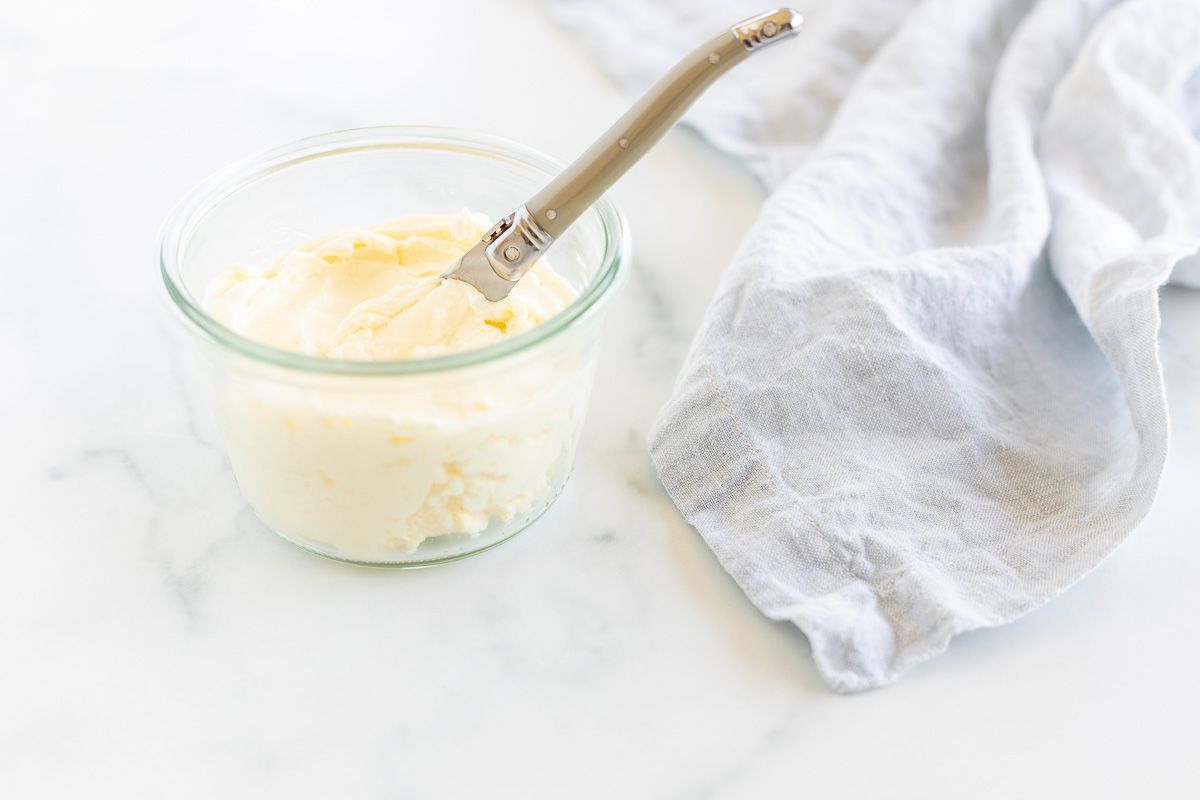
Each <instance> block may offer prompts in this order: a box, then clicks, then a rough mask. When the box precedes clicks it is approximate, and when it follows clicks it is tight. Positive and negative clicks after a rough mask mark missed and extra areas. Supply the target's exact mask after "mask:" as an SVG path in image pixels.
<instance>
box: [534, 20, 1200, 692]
mask: <svg viewBox="0 0 1200 800" xmlns="http://www.w3.org/2000/svg"><path fill="white" fill-rule="evenodd" d="M797 1H798V0H797ZM547 5H548V7H549V9H550V11H551V13H552V15H553V16H554V17H555V18H556V19H558V20H559V21H560V22H561V23H562V24H564V25H565V26H566V27H568V28H569V29H571V30H573V31H574V32H576V33H577V34H578V35H579V36H580V37H581V38H583V39H584V40H585V41H586V43H587V45H589V46H590V48H591V49H593V50H594V52H595V54H596V55H597V56H598V57H599V59H600V62H601V63H602V64H603V65H605V66H606V67H607V68H609V69H611V70H612V71H613V72H614V73H615V76H616V77H617V78H618V79H619V80H621V81H622V82H623V83H624V84H625V85H626V86H628V87H629V88H630V89H631V90H637V89H641V88H644V87H645V86H646V85H648V84H649V83H650V82H651V81H652V80H654V79H655V78H656V77H657V76H658V75H660V74H661V73H662V72H664V71H665V70H666V69H667V68H668V67H669V66H670V64H671V63H672V62H673V61H674V60H675V59H677V58H678V57H680V56H682V55H683V53H685V52H686V51H688V50H689V49H690V47H691V46H694V45H695V44H696V43H698V42H700V41H703V40H704V39H705V38H707V37H708V36H710V35H712V34H713V33H714V32H716V31H718V30H720V29H721V27H722V26H723V25H728V24H729V23H731V22H733V21H735V20H736V19H738V18H739V16H740V15H745V14H747V13H751V12H756V11H762V10H765V8H766V4H765V3H763V2H758V3H756V4H755V5H754V6H750V5H748V4H745V3H713V2H708V3H704V2H701V3H697V2H695V0H669V1H664V2H658V3H654V2H647V1H646V0H548V3H547ZM801 11H802V12H807V13H806V26H805V30H804V32H803V33H801V36H800V38H799V39H798V40H796V41H792V42H788V43H787V44H781V45H779V46H778V48H776V49H774V50H773V51H771V52H768V53H764V54H762V55H761V56H757V57H756V58H755V59H754V60H753V61H751V62H748V63H747V64H746V65H743V66H741V67H739V68H738V69H737V70H735V71H733V72H732V73H730V74H729V75H727V76H726V77H725V78H724V79H723V82H722V83H721V84H720V85H718V86H715V87H714V88H713V90H712V92H711V93H710V95H709V96H708V97H706V98H705V99H704V100H702V101H701V104H700V105H698V106H697V108H696V109H695V110H694V113H693V114H692V115H691V116H690V118H689V121H690V122H691V124H693V125H695V126H696V127H697V128H698V129H699V130H700V131H701V132H702V133H704V134H705V135H706V136H707V137H709V138H710V139H711V141H713V142H714V143H715V144H716V145H717V146H719V147H721V148H723V149H725V150H727V151H729V152H730V153H732V154H734V155H736V156H739V157H741V158H743V159H745V160H746V161H747V162H748V163H749V164H750V165H751V166H752V168H753V169H754V170H755V171H756V172H757V174H758V175H759V176H760V177H761V178H762V179H763V181H764V182H765V183H766V184H767V185H768V187H769V188H770V189H771V190H772V193H771V195H770V198H769V199H768V201H767V202H766V204H765V206H764V208H763V210H762V212H761V216H760V218H759V219H758V221H757V222H756V224H755V225H754V227H753V229H752V230H751V232H750V233H749V235H748V236H747V237H746V240H745V242H744V243H743V246H742V247H741V248H740V250H739V252H738V254H737V256H736V257H735V259H734V262H733V264H732V265H731V266H730V267H729V268H728V270H727V272H726V274H725V275H724V276H723V280H722V283H721V285H720V288H719V289H718V291H717V294H716V296H715V297H714V298H713V300H712V303H711V305H710V307H709V309H708V312H707V315H706V319H705V321H704V324H703V326H702V328H701V330H700V332H699V333H698V335H697V337H696V340H695V342H694V344H693V347H692V350H691V353H690V355H689V357H688V359H687V361H686V363H685V365H684V366H683V369H682V372H681V373H680V375H679V377H678V382H677V384H676V386H675V389H674V393H673V396H672V397H671V399H670V401H669V402H668V403H667V404H666V406H665V407H664V408H663V409H662V412H661V414H660V415H659V417H658V419H657V421H656V423H655V426H654V429H653V431H652V433H651V437H650V449H651V453H652V456H653V459H654V463H655V465H656V467H657V469H658V472H659V476H660V478H661V480H662V483H663V486H664V487H665V488H666V490H667V492H668V493H669V494H670V496H671V498H672V499H673V500H674V502H675V503H676V505H677V506H678V507H679V509H680V511H681V512H682V513H683V515H684V516H685V517H686V518H687V519H688V521H689V522H690V523H691V524H692V525H693V526H695V528H696V529H697V530H698V531H699V532H700V534H701V535H702V536H703V537H704V538H705V540H706V541H707V542H708V544H709V545H710V546H711V547H712V549H713V551H714V552H715V553H716V555H717V557H718V558H719V559H720V561H721V563H722V564H723V565H724V567H725V568H726V569H727V570H728V571H729V572H730V573H731V574H732V575H733V577H734V578H735V579H736V580H737V582H738V583H739V584H740V586H741V587H742V589H743V590H744V591H745V592H746V594H747V595H748V596H749V598H750V599H751V600H752V601H753V602H754V603H755V604H756V605H757V606H758V607H759V608H760V609H761V610H762V611H763V613H765V614H766V615H767V616H769V617H771V618H774V619H780V620H791V621H792V622H794V623H795V624H796V625H797V626H799V628H800V629H801V630H802V631H803V632H804V633H805V634H806V635H807V637H808V639H809V640H810V642H811V645H812V651H813V656H814V658H815V660H816V664H817V666H818V668H819V670H820V672H821V674H822V675H823V676H824V677H825V679H826V680H827V681H828V682H829V684H830V685H831V686H832V687H833V688H834V689H836V690H839V691H857V690H862V689H867V688H871V687H876V686H880V685H883V684H886V683H888V682H890V681H892V680H894V679H895V678H896V677H897V676H898V675H900V674H901V673H903V672H904V671H905V670H907V669H909V668H911V667H912V666H914V665H915V664H918V663H920V662H922V661H925V660H926V659H928V658H930V657H932V656H935V655H937V654H939V653H941V652H942V651H943V650H945V649H946V647H947V644H948V643H949V641H950V639H951V637H953V636H954V635H955V634H958V633H962V632H964V631H970V630H973V629H977V628H983V627H988V626H995V625H1001V624H1004V623H1007V622H1010V621H1012V620H1013V619H1016V618H1017V617H1019V616H1021V615H1023V614H1025V613H1027V612H1028V611H1030V610H1031V609H1034V608H1036V607H1037V606H1039V605H1040V604H1042V603H1044V602H1046V601H1047V600H1048V599H1050V598H1052V597H1054V596H1055V595H1057V594H1058V593H1059V592H1062V591H1063V590H1064V589H1066V588H1067V587H1068V586H1070V585H1071V584H1072V583H1073V582H1075V581H1076V580H1078V579H1079V578H1080V577H1081V576H1083V575H1084V574H1086V573H1087V572H1088V571H1090V570H1091V569H1092V568H1093V567H1095V566H1096V564H1097V563H1098V562H1099V561H1100V560H1101V559H1102V558H1104V557H1105V556H1106V555H1107V554H1108V553H1109V552H1111V551H1112V550H1113V548H1114V547H1115V546H1116V545H1117V544H1118V543H1120V542H1121V541H1122V540H1123V539H1124V538H1125V537H1126V536H1127V535H1128V534H1129V532H1130V531H1131V530H1132V529H1133V528H1134V526H1136V525H1137V523H1138V522H1139V521H1140V520H1141V519H1142V518H1143V517H1144V516H1145V514H1146V513H1147V511H1148V510H1149V508H1150V505H1151V503H1152V501H1153V499H1154V494H1155V490H1156V488H1157V485H1158V481H1159V477H1160V474H1161V472H1162V469H1163V463H1164V459H1165V457H1166V453H1167V428H1168V426H1167V408H1166V401H1165V397H1164V392H1163V385H1162V376H1161V369H1160V365H1159V361H1158V356H1157V342H1156V336H1157V331H1158V327H1159V315H1158V307H1157V291H1158V287H1159V286H1161V285H1162V284H1163V283H1164V282H1166V281H1167V280H1168V279H1170V278H1171V277H1172V273H1174V275H1173V277H1174V279H1175V280H1177V281H1180V282H1190V283H1192V284H1193V285H1196V284H1197V283H1200V258H1197V257H1196V253H1197V250H1198V249H1200V143H1198V141H1197V135H1198V132H1200V2H1198V0H1127V2H1123V3H1113V2H1101V1H1100V0H1093V1H1089V0H1042V2H1031V1H1030V0H977V1H972V2H967V1H965V0H925V1H924V2H912V1H911V0H908V1H903V0H834V1H832V2H831V1H830V0H825V2H818V3H812V4H807V7H804V8H801ZM697 224H702V221H700V220H698V221H697ZM679 268H680V270H681V273H682V272H685V271H686V268H687V267H686V265H680V267H679ZM680 279H681V280H684V279H686V278H685V277H684V276H683V275H682V274H681V277H680ZM1197 344H1198V345H1200V343H1197Z"/></svg>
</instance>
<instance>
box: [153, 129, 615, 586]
mask: <svg viewBox="0 0 1200 800" xmlns="http://www.w3.org/2000/svg"><path fill="white" fill-rule="evenodd" d="M561 168H562V167H561V165H560V164H558V163H557V162H555V161H553V160H552V159H550V158H548V157H546V156H544V155H542V154H540V153H538V152H536V151H534V150H531V149H529V148H527V147H524V146H521V145H518V144H515V143H513V142H509V141H506V140H503V139H499V138H496V137H493V136H485V135H483V134H478V133H471V132H467V131H459V130H452V129H446V128H423V127H381V128H363V129H358V130H350V131H341V132H338V133H330V134H326V135H322V136H315V137H311V138H308V139H302V140H301V141H298V142H295V143H293V144H289V145H285V146H283V147H281V148H278V149H275V150H272V151H270V152H267V153H264V154H263V155H260V156H257V157H254V158H251V159H249V160H247V161H243V162H241V163H239V164H236V165H234V166H231V167H229V168H227V169H225V170H223V171H221V172H219V173H217V174H216V175H214V176H212V177H211V178H209V179H208V180H206V181H204V182H203V183H202V184H201V185H200V186H198V187H197V188H195V189H194V190H193V191H192V192H190V193H189V194H188V195H187V196H186V197H185V198H184V199H183V201H182V202H180V204H179V205H178V206H177V207H176V208H175V209H174V211H172V212H171V214H170V216H169V217H168V219H167V221H166V223H165V224H164V227H163V232H162V235H161V240H160V244H159V257H160V262H161V269H162V277H163V282H164V284H165V286H166V290H167V294H168V296H169V297H170V299H171V301H172V304H173V306H174V308H175V309H176V310H177V311H178V312H179V313H178V314H176V315H175V316H176V317H177V318H178V319H179V320H180V322H181V324H182V325H183V327H184V328H185V329H186V330H187V331H188V332H189V333H190V334H191V335H192V338H193V339H194V341H195V342H196V343H197V345H198V350H199V352H200V354H201V358H200V359H199V363H200V364H201V365H202V368H203V370H204V372H205V375H206V378H207V383H208V385H209V386H210V387H211V393H212V398H213V407H214V409H215V411H216V416H217V420H218V423H219V425H220V427H221V430H222V433H223V436H224V441H225V445H226V449H227V451H228V454H229V459H230V461H231V462H232V464H233V470H234V474H235V475H236V476H237V480H238V485H239V486H240V488H241V491H242V495H243V496H244V497H245V499H246V502H247V503H249V505H250V506H251V507H252V508H253V509H254V510H255V512H256V513H257V514H258V516H259V517H260V518H261V519H262V521H263V522H264V523H265V524H266V525H267V526H268V527H270V528H271V529H272V530H274V531H275V532H276V533H278V534H279V535H281V536H283V537H284V538H286V539H289V540H290V541H292V542H295V543H296V544H299V545H300V546H302V547H305V548H307V549H309V550H312V551H314V552H316V553H319V554H321V555H324V556H328V557H330V558H335V559H339V560H342V561H349V562H354V563H362V564H375V565H387V566H400V567H413V566H426V565H430V564H437V563H441V562H445V561H451V560H455V559H458V558H463V557H465V556H468V555H471V554H473V553H478V552H481V551H483V550H486V549H488V548H490V547H493V546H495V545H497V544H499V543H500V542H502V541H504V540H506V539H508V538H509V537H511V536H513V535H514V534H516V533H517V532H519V531H520V530H522V529H523V528H525V527H526V526H528V525H529V524H530V523H531V522H532V521H533V520H534V519H536V518H537V517H538V516H539V515H540V514H541V513H542V512H543V511H545V510H546V509H547V508H548V507H549V506H550V505H551V503H553V502H554V500H555V498H556V497H557V496H558V494H559V492H561V491H562V488H563V486H564V485H565V483H566V481H567V478H568V477H569V475H570V472H571V466H572V463H573V461H574V456H575V449H576V446H577V445H578V442H579V433H580V428H581V426H582V423H583V419H584V413H585V410H586V406H587V401H588V396H589V394H590V392H591V384H592V376H593V374H594V371H595V364H596V355H597V350H598V345H599V336H600V327H601V322H602V316H603V315H602V310H603V308H604V307H605V305H606V303H605V301H606V300H607V299H608V298H609V297H611V296H612V294H613V293H614V292H613V290H614V287H615V286H616V285H617V283H618V278H619V277H620V276H621V275H622V274H623V269H622V267H623V264H624V263H625V261H626V259H627V258H628V254H629V239H628V233H627V228H626V225H625V223H624V220H623V218H622V216H621V214H620V212H619V211H618V210H617V208H616V206H614V205H613V203H612V202H611V201H609V200H608V199H607V198H602V199H601V200H600V201H599V202H598V203H596V204H595V205H594V206H593V207H592V208H591V209H589V210H588V211H587V213H585V214H584V215H583V216H582V217H581V218H580V219H579V220H578V222H576V223H575V224H574V225H573V226H572V227H571V228H570V230H569V231H568V232H567V233H566V234H565V235H564V236H562V237H561V238H560V239H559V240H558V241H557V242H556V243H555V245H554V248H553V250H552V251H551V252H550V254H549V256H548V260H549V262H550V263H551V264H552V266H553V267H554V269H555V270H556V271H557V272H558V273H559V274H561V275H562V276H563V277H564V278H565V279H566V280H567V281H568V282H570V283H571V285H572V286H573V287H574V288H575V289H576V290H577V291H578V293H579V296H578V298H577V299H576V300H575V301H574V302H573V303H571V305H569V306H568V307H567V308H566V309H564V310H563V311H562V312H560V313H559V314H557V315H556V316H554V317H553V318H551V319H549V320H547V321H546V322H545V323H543V324H542V325H540V326H538V327H537V328H534V329H533V330H531V331H528V332H526V333H523V334H520V335H517V336H513V337H512V338H509V339H506V340H504V341H501V342H499V343H496V344H493V345H489V346H487V347H482V348H479V349H476V350H469V351H464V352H461V353H454V354H450V355H443V356H436V357H431V358H421V359H412V360H405V361H343V360H337V359H327V358H320V357H315V356H307V355H301V354H298V353H293V352H288V351H283V350H279V349H276V348H273V347H269V346H267V345H264V344H260V343H258V342H254V341H251V340H249V339H246V338H244V337H242V336H240V335H238V334H237V333H235V332H234V331H232V330H230V329H229V328H226V327H225V326H223V325H222V324H221V323H219V322H217V321H216V320H215V319H213V318H212V317H211V316H209V314H208V313H206V312H205V310H204V308H203V307H202V305H201V303H200V302H199V300H198V298H199V297H201V296H202V294H203V291H204V289H205V288H206V287H207V285H208V284H209V282H210V281H211V280H212V279H213V277H214V276H216V275H217V274H218V273H220V272H223V271H224V270H226V269H227V268H228V267H230V266H231V265H233V264H235V263H242V264H258V263H262V262H264V261H266V260H268V259H270V258H272V257H274V256H276V255H278V254H280V253H283V252H286V251H287V250H289V249H292V248H294V247H296V246H298V245H303V244H306V243H308V242H310V241H312V240H314V239H317V238H318V237H320V236H323V235H327V234H329V233H333V232H336V231H338V230H343V229H348V228H355V227H362V226H366V225H372V224H377V223H383V222H387V221H390V220H392V219H396V218H398V217H402V216H406V215H409V214H437V213H447V214H449V213H455V212H458V211H461V210H462V209H463V208H469V209H470V210H472V211H478V212H482V213H484V214H486V215H487V216H488V217H489V218H491V219H497V218H499V217H500V216H502V215H503V214H507V213H508V212H510V211H512V210H514V209H515V208H517V207H518V206H520V204H521V203H523V202H524V201H525V200H526V199H527V198H528V197H530V196H531V195H533V194H534V193H535V192H536V191H537V190H538V189H540V188H541V187H542V186H543V185H544V184H545V183H546V181H547V180H548V179H549V178H550V177H551V176H553V175H554V174H556V173H557V172H558V171H559V170H561ZM418 540H419V543H417V542H418Z"/></svg>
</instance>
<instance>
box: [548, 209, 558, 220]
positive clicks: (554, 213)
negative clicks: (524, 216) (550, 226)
mask: <svg viewBox="0 0 1200 800" xmlns="http://www.w3.org/2000/svg"><path fill="white" fill-rule="evenodd" d="M557 216H558V212H557V211H555V210H554V209H553V208H552V209H550V210H549V211H547V212H546V219H554V218H555V217H557Z"/></svg>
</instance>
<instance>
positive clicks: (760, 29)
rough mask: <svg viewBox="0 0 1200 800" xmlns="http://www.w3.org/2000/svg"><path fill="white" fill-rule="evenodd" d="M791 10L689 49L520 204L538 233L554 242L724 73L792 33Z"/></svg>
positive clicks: (794, 18)
mask: <svg viewBox="0 0 1200 800" xmlns="http://www.w3.org/2000/svg"><path fill="white" fill-rule="evenodd" d="M799 28H800V15H799V14H797V13H796V12H795V11H793V10H791V9H780V10H778V11H770V12H768V13H766V14H760V15H759V16H757V17H751V18H750V19H747V20H744V21H743V22H739V23H738V24H737V25H734V26H733V27H732V28H730V29H729V30H728V31H726V32H724V33H722V34H721V35H719V36H716V37H714V38H713V39H712V40H710V41H708V42H706V43H704V44H703V45H701V46H700V47H698V48H696V49H695V50H693V51H692V52H691V53H690V54H689V55H688V56H687V57H686V58H684V59H683V60H682V61H680V62H679V63H678V64H676V65H675V67H674V68H673V69H672V70H671V71H670V72H668V73H667V74H666V75H664V76H663V77H662V79H661V80H659V81H658V83H656V84H654V86H652V87H650V90H649V91H648V92H646V94H645V95H643V96H642V98H641V99H640V100H638V101H637V103H636V104H634V106H633V108H631V109H629V111H627V112H625V115H624V116H623V117H621V118H620V119H619V120H617V122H616V124H615V125H613V126H612V127H611V128H609V129H608V131H606V132H605V134H604V135H603V136H601V137H600V138H599V140H597V141H596V143H595V144H593V145H592V146H591V147H589V148H588V149H587V151H586V152H585V153H584V154H583V155H581V156H580V157H579V158H577V159H575V161H574V162H573V163H572V164H571V165H570V166H569V167H567V168H566V169H565V170H563V172H562V173H561V174H559V175H558V176H557V177H556V178H555V179H554V180H552V181H551V182H550V183H549V184H547V185H546V186H545V188H543V189H542V190H541V191H540V192H538V193H537V194H536V195H534V196H533V198H532V199H530V200H529V202H527V203H526V204H525V207H526V208H527V209H528V210H529V214H530V215H531V216H532V217H533V219H534V221H536V222H537V224H538V225H539V226H541V228H542V230H544V231H545V232H546V233H548V234H550V236H551V237H553V238H555V239H557V238H558V237H559V236H560V235H562V233H563V232H564V231H565V230H566V229H567V228H569V227H570V226H571V223H573V222H575V220H577V219H578V218H579V215H580V214H582V213H583V212H584V211H586V210H587V209H588V207H589V206H591V205H592V203H594V202H596V201H597V200H598V199H599V198H600V195H602V194H604V192H606V191H607V190H608V189H609V188H610V187H611V186H612V185H613V183H615V182H616V181H617V179H618V178H620V177H621V176H622V175H624V174H625V172H626V171H627V170H628V169H629V168H630V167H632V166H633V165H634V164H635V163H636V162H637V161H638V159H640V158H641V157H642V156H644V155H645V154H646V151H647V150H649V149H650V148H651V147H653V146H654V144H655V143H656V142H657V141H658V140H659V139H661V138H662V137H663V134H665V133H666V132H667V131H668V130H670V129H671V126H673V125H674V124H675V123H676V122H678V121H679V118H680V117H681V116H683V113H684V112H685V111H687V109H688V107H689V106H691V105H692V103H693V102H695V100H696V98H697V97H699V96H700V94H701V93H702V92H703V91H704V90H705V89H707V88H708V87H709V85H710V84H712V82H713V81H715V80H716V79H717V78H719V77H720V76H721V75H723V74H724V73H725V72H726V71H727V70H729V69H731V68H732V67H734V66H735V65H737V64H739V63H741V62H742V61H744V60H746V59H747V58H748V57H749V56H750V54H751V53H754V52H757V51H758V50H760V49H761V48H763V47H764V46H766V45H768V44H771V43H773V42H777V41H781V40H783V39H786V38H788V37H789V36H791V35H793V34H795V33H796V32H797V31H799Z"/></svg>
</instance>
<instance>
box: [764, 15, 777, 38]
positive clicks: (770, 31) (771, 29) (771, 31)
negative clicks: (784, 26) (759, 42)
mask: <svg viewBox="0 0 1200 800" xmlns="http://www.w3.org/2000/svg"><path fill="white" fill-rule="evenodd" d="M777 33H779V25H777V24H776V23H775V21H774V20H770V19H769V20H767V21H766V22H765V23H763V26H762V35H763V36H766V37H767V38H768V39H770V38H771V37H772V36H774V35H775V34H777Z"/></svg>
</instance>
